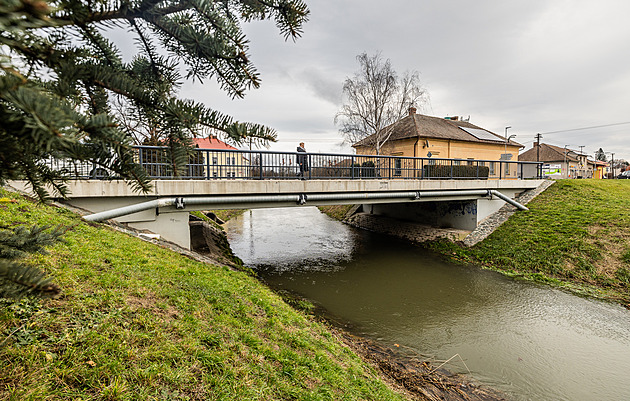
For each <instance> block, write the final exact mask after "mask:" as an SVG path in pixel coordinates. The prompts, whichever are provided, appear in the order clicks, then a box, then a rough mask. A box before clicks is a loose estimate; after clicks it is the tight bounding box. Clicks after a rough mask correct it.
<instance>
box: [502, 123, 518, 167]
mask: <svg viewBox="0 0 630 401" xmlns="http://www.w3.org/2000/svg"><path fill="white" fill-rule="evenodd" d="M510 128H512V126H508V127H505V146H504V149H503V154H504V156H503V157H504V158H505V159H506V160H507V144H508V142H509V141H510V139H512V138H516V135H510V137H509V138H508V134H507V131H508V130H509V129H510Z"/></svg>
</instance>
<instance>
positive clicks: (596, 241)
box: [428, 180, 630, 303]
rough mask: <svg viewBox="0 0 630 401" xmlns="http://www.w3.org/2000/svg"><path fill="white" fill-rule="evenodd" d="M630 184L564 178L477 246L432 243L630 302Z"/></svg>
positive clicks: (463, 257) (468, 258) (455, 254)
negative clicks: (629, 255)
mask: <svg viewBox="0 0 630 401" xmlns="http://www.w3.org/2000/svg"><path fill="white" fill-rule="evenodd" d="M629 204H630V182H627V180H559V181H557V182H556V183H555V184H554V185H552V186H551V187H550V188H549V189H547V190H546V191H545V192H543V193H542V194H541V195H539V196H538V197H536V198H535V199H534V200H533V201H532V202H530V203H529V204H528V205H527V206H528V208H529V209H530V211H529V212H517V213H515V214H514V215H513V216H512V217H510V219H509V220H508V221H507V222H505V223H504V224H503V225H502V226H500V227H499V228H498V229H497V230H496V231H495V232H494V233H492V234H491V235H490V236H489V237H488V238H487V239H485V240H484V241H482V242H481V243H479V244H477V245H475V246H473V247H472V248H464V247H460V246H458V245H456V244H452V243H448V242H445V241H439V242H434V243H431V244H428V246H429V247H430V248H432V249H434V250H436V251H438V252H441V253H443V254H445V255H448V256H450V257H452V258H455V259H458V260H460V261H465V262H470V263H475V264H481V265H483V266H485V267H489V268H492V269H496V270H500V271H504V272H512V274H516V275H521V276H523V277H528V278H532V279H535V280H540V277H545V279H553V280H555V281H558V280H559V281H558V282H562V283H565V284H566V283H568V284H570V285H572V286H575V285H578V286H582V289H589V288H590V289H592V287H595V288H597V289H599V291H600V295H603V296H605V297H609V298H612V299H615V300H618V301H621V302H624V303H628V302H630V294H629V288H630V287H629V283H628V281H629V280H628V276H629V274H628V268H630V258H629V257H628V249H630V208H628V205H629Z"/></svg>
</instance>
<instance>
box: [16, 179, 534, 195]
mask: <svg viewBox="0 0 630 401" xmlns="http://www.w3.org/2000/svg"><path fill="white" fill-rule="evenodd" d="M541 182H542V180H307V181H300V180H263V181H261V180H156V181H153V189H152V190H151V191H150V192H149V193H147V194H139V193H136V192H134V191H133V190H132V189H131V187H130V186H129V185H127V184H126V183H125V182H124V181H103V180H81V181H70V182H68V186H69V189H70V193H71V195H70V197H71V198H93V197H114V198H116V197H136V198H145V197H146V198H156V197H164V196H195V195H198V196H208V195H254V194H295V193H304V194H312V193H348V192H388V191H444V190H468V189H495V190H502V189H520V190H524V189H530V188H536V187H537V186H538V185H540V183H541ZM12 185H13V186H14V187H18V188H20V189H26V188H25V187H26V186H25V183H24V182H13V183H12Z"/></svg>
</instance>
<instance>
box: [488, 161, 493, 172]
mask: <svg viewBox="0 0 630 401" xmlns="http://www.w3.org/2000/svg"><path fill="white" fill-rule="evenodd" d="M488 167H489V168H490V171H489V172H488V174H490V175H494V162H489V163H488Z"/></svg>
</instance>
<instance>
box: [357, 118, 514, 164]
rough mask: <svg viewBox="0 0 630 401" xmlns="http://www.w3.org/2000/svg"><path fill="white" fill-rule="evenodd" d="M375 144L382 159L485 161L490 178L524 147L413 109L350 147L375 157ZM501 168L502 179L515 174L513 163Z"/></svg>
mask: <svg viewBox="0 0 630 401" xmlns="http://www.w3.org/2000/svg"><path fill="white" fill-rule="evenodd" d="M388 136H389V138H387V137H388ZM386 138H387V139H386ZM385 139H386V140H385ZM376 140H379V141H380V142H381V143H383V145H382V147H381V149H380V154H381V155H384V156H403V157H407V156H408V157H423V158H429V160H428V162H429V164H430V163H431V162H432V160H434V159H456V160H455V161H454V164H464V163H468V164H471V163H472V161H473V160H483V161H486V162H484V163H483V164H484V165H485V164H486V163H487V165H488V167H489V168H490V176H497V175H499V171H498V169H499V168H501V167H500V164H499V163H498V162H499V161H514V162H516V161H517V159H518V152H519V149H520V148H522V147H523V145H521V144H519V143H516V142H514V141H511V140H508V141H506V139H505V138H504V137H502V136H500V135H497V134H495V133H493V132H490V131H488V130H486V129H483V128H481V127H478V126H476V125H473V124H471V123H469V122H467V121H462V120H459V119H458V118H457V117H451V118H439V117H430V116H425V115H422V114H416V109H415V108H414V107H411V108H410V109H409V115H407V116H406V117H404V118H403V119H401V120H400V121H398V122H396V123H394V124H392V125H390V126H388V127H386V128H385V129H383V130H382V131H381V132H379V133H378V134H373V135H371V136H369V137H367V138H364V139H363V140H361V141H359V142H357V143H355V144H354V145H352V147H354V148H355V149H356V153H357V154H362V155H374V154H376V150H375V146H374V145H375V142H376ZM435 161H436V162H437V160H435ZM502 168H503V171H502V175H503V176H515V175H516V174H517V168H516V165H515V164H513V163H503V164H502Z"/></svg>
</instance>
